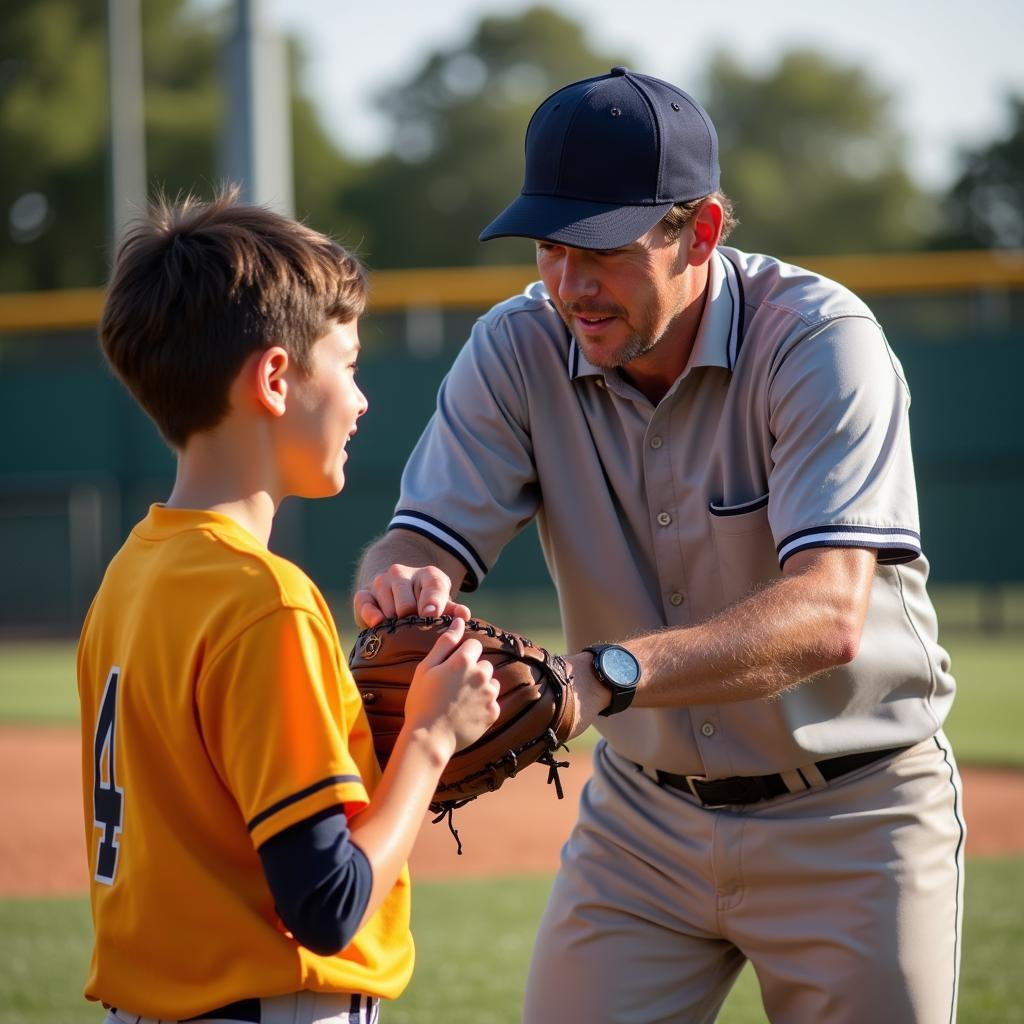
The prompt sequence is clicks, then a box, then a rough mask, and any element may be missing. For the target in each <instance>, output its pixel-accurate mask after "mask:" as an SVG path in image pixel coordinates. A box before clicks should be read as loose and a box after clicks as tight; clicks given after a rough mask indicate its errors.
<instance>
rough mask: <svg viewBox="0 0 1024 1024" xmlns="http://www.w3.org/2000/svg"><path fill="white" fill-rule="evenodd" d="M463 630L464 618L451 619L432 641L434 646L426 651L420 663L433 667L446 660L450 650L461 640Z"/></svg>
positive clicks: (464, 626) (464, 627)
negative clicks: (447, 625) (450, 622)
mask: <svg viewBox="0 0 1024 1024" xmlns="http://www.w3.org/2000/svg"><path fill="white" fill-rule="evenodd" d="M465 632H466V622H465V620H464V619H452V624H451V625H450V626H449V627H448V628H447V629H446V630H445V631H444V632H443V633H442V634H441V635H440V636H439V637H438V638H437V639H436V640H435V641H434V646H433V647H431V648H430V650H429V651H428V652H427V654H426V656H425V657H424V658H423V661H422V664H423V665H426V666H427V667H428V668H433V667H434V666H435V665H440V664H441V662H443V661H447V660H448V658H449V657H450V655H451V653H452V651H454V650H455V648H456V647H458V646H459V642H460V641H461V640H462V636H463V634H464V633H465Z"/></svg>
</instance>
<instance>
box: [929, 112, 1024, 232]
mask: <svg viewBox="0 0 1024 1024" xmlns="http://www.w3.org/2000/svg"><path fill="white" fill-rule="evenodd" d="M1007 103H1008V105H1009V108H1010V111H1009V113H1010V128H1009V131H1008V132H1007V134H1006V136H1005V137H1004V138H1001V139H996V140H995V141H993V142H990V143H989V144H988V145H985V146H980V147H979V148H977V149H974V150H966V151H964V152H963V153H962V155H961V158H960V163H961V167H962V170H961V172H960V176H959V177H958V178H957V179H956V181H955V182H954V183H953V186H952V187H951V188H950V190H949V192H948V194H947V195H946V196H945V197H944V198H943V200H942V220H943V223H942V226H941V228H940V229H939V231H938V232H937V233H936V238H935V240H934V243H933V244H934V245H935V246H936V247H937V248H943V249H979V248H980V249H1013V248H1018V249H1019V248H1024V96H1009V97H1007Z"/></svg>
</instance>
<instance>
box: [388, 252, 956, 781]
mask: <svg viewBox="0 0 1024 1024" xmlns="http://www.w3.org/2000/svg"><path fill="white" fill-rule="evenodd" d="M909 406H910V396H909V392H908V390H907V385H906V382H905V380H904V379H903V371H902V368H901V367H900V364H899V362H898V361H897V359H896V357H895V355H894V354H893V352H892V350H891V349H890V348H889V346H888V344H887V342H886V340H885V337H884V335H883V333H882V330H881V328H880V326H879V324H878V322H877V321H876V320H875V318H874V316H873V315H872V314H871V311H870V310H869V309H868V308H867V306H865V305H864V303H863V302H861V301H860V300H859V299H858V298H857V297H856V296H855V295H853V294H852V293H851V292H849V291H847V290H846V289H845V288H842V287H841V286H840V285H838V284H836V283H835V282H833V281H829V280H827V279H825V278H822V277H819V276H817V275H815V274H812V273H810V272H809V271H806V270H803V269H800V268H799V267H794V266H790V265H788V264H785V263H780V262H779V261H777V260H774V259H771V258H769V257H766V256H759V255H749V254H746V253H742V252H739V251H737V250H735V249H731V248H725V247H722V248H720V249H719V250H718V251H717V252H716V254H715V256H714V257H713V258H712V260H711V264H710V275H709V295H708V301H707V303H706V305H705V309H704V315H703V319H702V322H701V325H700V328H699V332H698V335H697V338H696V342H695V345H694V349H693V353H692V355H691V358H690V361H689V364H688V365H687V367H686V369H685V370H684V371H683V373H682V374H681V375H680V377H679V378H678V380H676V381H675V383H674V384H673V386H672V388H671V389H670V391H669V392H668V393H667V394H666V395H665V397H664V398H663V399H662V400H661V401H660V402H659V403H658V404H657V405H652V403H651V402H650V401H648V399H647V398H645V397H644V395H642V394H641V393H640V392H639V391H638V390H637V389H636V388H634V387H632V386H631V385H630V384H629V383H628V382H627V381H626V380H625V379H624V378H623V377H622V375H621V374H620V373H619V372H618V371H617V370H601V369H598V368H596V367H594V366H592V365H591V364H590V363H588V361H587V360H586V358H585V357H584V356H583V353H582V352H581V351H580V349H579V347H578V346H577V345H576V343H575V341H574V340H573V339H572V337H571V335H570V334H569V332H568V331H567V329H566V327H565V325H564V323H563V322H562V320H561V319H560V317H559V316H558V314H557V313H556V311H555V309H554V307H553V306H552V305H551V303H550V302H549V301H548V298H547V293H546V292H545V291H544V288H543V286H542V285H540V284H534V285H531V286H530V287H529V288H527V290H526V291H525V293H524V294H523V295H521V296H517V297H516V298H513V299H510V300H509V301H507V302H503V303H501V304H500V305H498V306H496V307H494V309H492V310H491V311H490V312H489V313H487V314H486V315H485V316H483V317H482V318H481V319H480V320H479V321H478V322H477V323H476V325H475V327H474V329H473V332H472V335H471V337H470V339H469V341H468V343H467V344H466V345H465V346H464V348H463V349H462V351H461V352H460V353H459V356H458V357H457V358H456V360H455V363H454V364H453V366H452V368H451V371H450V372H449V374H448V376H447V377H446V378H445V380H444V382H443V383H442V385H441V389H440V392H439V394H438V403H437V411H436V412H435V414H434V416H433V417H432V418H431V420H430V422H429V423H428V425H427V427H426V430H425V431H424V433H423V436H422V437H421V438H420V440H419V443H418V444H417V446H416V448H415V450H414V451H413V453H412V455H411V456H410V459H409V462H408V465H407V466H406V469H405V473H404V474H403V477H402V493H401V499H400V501H399V504H398V507H397V510H396V513H395V516H394V518H393V519H392V521H391V524H390V528H392V529H406V530H413V531H416V532H418V533H422V534H423V535H425V536H427V537H429V538H430V539H431V540H433V541H434V542H436V543H438V544H440V545H441V546H442V547H444V548H446V549H447V550H448V551H450V552H452V553H453V554H454V555H456V556H457V557H458V558H459V559H460V561H461V562H462V563H463V565H464V566H465V567H466V581H465V583H464V586H463V589H465V590H472V589H474V588H475V587H476V586H477V585H478V584H479V583H480V581H481V580H482V579H483V578H484V576H485V575H486V574H487V572H488V569H489V568H490V567H491V566H492V565H493V564H494V562H495V560H496V559H497V557H498V555H499V553H500V552H501V549H502V547H503V546H504V545H505V544H506V543H507V542H508V540H509V539H510V538H511V537H513V536H514V535H515V534H516V533H517V532H518V531H519V530H521V529H522V528H523V527H524V526H525V525H526V524H527V523H529V522H530V521H531V520H532V519H534V518H536V519H537V524H538V527H539V532H540V538H541V544H542V546H543V549H544V555H545V558H546V560H547V564H548V568H549V570H550V572H551V575H552V578H553V580H554V582H555V584H556V586H557V589H558V594H559V600H560V603H561V610H562V617H563V623H564V627H565V632H566V641H567V643H568V646H569V649H570V650H574V651H575V650H579V649H580V648H582V647H583V646H585V645H587V644H590V643H594V642H596V641H615V640H622V639H625V638H627V637H629V636H633V635H637V634H639V633H644V632H650V631H652V630H658V629H664V628H666V627H676V626H686V625H689V624H691V623H695V622H699V621H701V620H703V619H706V618H708V617H709V616H711V615H714V614H715V613H716V612H718V611H720V610H721V609H723V608H725V607H727V606H728V605H730V604H732V603H735V602H736V601H738V600H740V599H742V598H743V597H745V596H746V595H748V594H750V593H751V591H753V590H754V589H755V588H757V587H758V586H761V585H763V584H765V583H770V582H771V581H772V580H774V579H777V578H778V577H779V576H780V574H781V567H782V566H783V565H784V564H785V562H786V560H787V559H788V558H790V557H791V556H792V555H793V554H795V553H796V552H798V551H803V550H806V549H808V548H817V547H843V546H850V547H870V548H876V549H877V550H878V568H877V570H876V573H875V578H874V582H873V585H872V591H871V600H870V605H869V610H868V615H867V622H866V625H865V628H864V633H863V638H862V642H861V647H860V653H859V654H858V656H857V657H856V659H855V660H854V661H853V662H852V663H850V664H849V665H844V666H841V667H839V668H836V669H834V670H832V671H830V672H827V673H822V674H820V675H817V676H814V677H813V678H811V679H808V680H806V681H805V682H804V683H802V684H801V685H800V686H798V687H797V688H795V689H794V690H792V691H791V692H789V693H786V694H784V695H782V696H781V697H778V698H776V699H773V700H752V701H743V702H738V703H730V704H721V705H699V706H693V707H690V708H669V709H664V708H658V709H647V708H632V709H630V710H629V711H627V712H625V713H624V714H620V715H617V716H614V717H611V718H607V719H604V718H602V719H600V720H599V722H598V728H599V729H600V730H601V732H602V733H603V734H604V736H605V737H606V738H607V739H608V741H609V742H610V743H611V744H612V746H613V747H615V749H616V750H617V751H618V752H619V753H621V754H622V755H624V756H625V757H627V758H629V759H631V760H633V761H636V762H639V763H643V764H645V765H647V766H649V767H653V768H660V769H662V770H665V771H671V772H679V773H688V774H706V775H708V776H709V777H712V778H717V777H723V776H728V775H754V774H762V773H767V772H776V771H788V770H792V769H794V768H797V767H800V766H803V765H807V764H809V763H810V762H812V761H815V760H818V759H820V758H823V757H829V756H835V755H838V754H844V753H852V752H858V751H863V750H873V749H881V748H885V747H894V746H899V745H902V744H909V743H914V742H917V741H919V740H922V739H925V738H926V737H928V736H930V735H932V734H933V733H934V732H935V731H936V730H937V729H938V728H939V727H940V725H941V724H942V721H943V719H944V718H945V716H946V714H947V712H948V710H949V707H950V704H951V703H952V699H953V692H954V682H953V678H952V676H951V675H950V673H949V659H948V655H947V654H946V652H945V651H944V650H943V649H942V648H941V647H940V646H939V645H938V643H937V639H936V637H937V626H936V620H935V614H934V611H933V609H932V605H931V602H930V600H929V598H928V596H927V593H926V591H925V580H926V577H927V573H928V564H927V561H926V559H925V558H924V557H923V556H922V554H921V546H920V536H919V532H918V514H917V494H916V489H915V483H914V468H913V462H912V459H911V451H910V433H909V425H908V415H907V414H908V409H909ZM681 685H682V686H684V687H685V685H686V681H685V680H681Z"/></svg>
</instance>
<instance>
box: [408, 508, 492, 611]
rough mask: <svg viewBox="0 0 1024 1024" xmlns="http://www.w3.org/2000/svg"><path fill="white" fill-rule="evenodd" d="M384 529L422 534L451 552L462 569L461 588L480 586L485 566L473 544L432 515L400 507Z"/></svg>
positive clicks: (485, 570) (485, 571) (470, 588)
mask: <svg viewBox="0 0 1024 1024" xmlns="http://www.w3.org/2000/svg"><path fill="white" fill-rule="evenodd" d="M388 530H410V531H412V532H413V533H418V534H420V536H422V537H426V538H427V540H430V541H433V542H434V543H435V544H436V545H437V546H438V547H441V548H444V550H445V551H447V552H448V553H449V554H450V555H454V556H455V557H456V558H457V559H458V560H459V561H460V562H461V563H462V564H463V566H464V567H465V569H466V579H465V580H464V581H463V584H462V589H463V590H466V591H470V590H476V588H477V587H478V586H480V581H481V580H482V579H483V578H484V577H485V576H486V575H487V572H488V570H487V566H486V565H485V564H484V561H483V559H482V558H481V557H480V556H479V555H478V554H477V553H476V550H475V549H474V548H473V545H472V544H470V543H469V541H468V540H466V538H465V537H463V536H461V535H460V534H458V533H456V532H455V531H454V530H453V529H452V528H451V527H450V526H446V525H445V524H444V523H442V522H440V521H439V520H437V519H435V518H434V517H433V516H428V515H427V514H426V513H424V512H416V511H414V510H413V509H408V508H400V509H399V510H398V511H397V512H396V513H395V514H394V516H392V518H391V522H390V523H389V524H388Z"/></svg>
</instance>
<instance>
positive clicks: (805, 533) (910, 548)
mask: <svg viewBox="0 0 1024 1024" xmlns="http://www.w3.org/2000/svg"><path fill="white" fill-rule="evenodd" d="M809 548H873V549H874V550H876V551H877V552H878V562H879V564H880V565H902V564H903V563H904V562H912V561H913V560H914V559H915V558H918V557H919V556H920V554H921V535H920V534H919V533H917V532H916V531H915V530H907V529H904V528H903V527H899V526H811V527H808V528H807V529H806V530H797V532H796V533H791V534H790V535H789V536H788V537H786V538H785V539H784V540H783V541H781V542H780V543H779V544H778V545H777V547H776V549H775V550H776V552H777V554H778V557H779V565H780V566H783V565H785V564H786V561H787V559H789V558H790V557H791V556H793V555H795V554H796V553H797V552H798V551H806V550H808V549H809Z"/></svg>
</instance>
